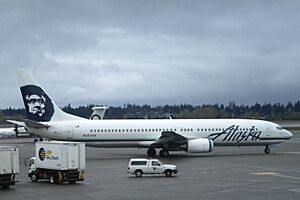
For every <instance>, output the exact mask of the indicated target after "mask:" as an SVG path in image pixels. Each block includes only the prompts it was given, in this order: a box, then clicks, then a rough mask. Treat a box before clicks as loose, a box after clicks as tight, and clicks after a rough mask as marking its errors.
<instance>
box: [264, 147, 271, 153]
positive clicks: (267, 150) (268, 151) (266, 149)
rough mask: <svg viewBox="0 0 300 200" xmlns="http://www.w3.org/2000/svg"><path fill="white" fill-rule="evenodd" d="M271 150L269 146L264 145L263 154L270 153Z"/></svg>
mask: <svg viewBox="0 0 300 200" xmlns="http://www.w3.org/2000/svg"><path fill="white" fill-rule="evenodd" d="M270 152H271V150H270V149H269V146H266V148H265V154H270Z"/></svg>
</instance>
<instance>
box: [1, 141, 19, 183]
mask: <svg viewBox="0 0 300 200" xmlns="http://www.w3.org/2000/svg"><path fill="white" fill-rule="evenodd" d="M16 174H19V149H18V148H16V147H13V146H0V186H2V187H5V188H7V187H9V186H10V185H15V183H16V181H15V177H16Z"/></svg>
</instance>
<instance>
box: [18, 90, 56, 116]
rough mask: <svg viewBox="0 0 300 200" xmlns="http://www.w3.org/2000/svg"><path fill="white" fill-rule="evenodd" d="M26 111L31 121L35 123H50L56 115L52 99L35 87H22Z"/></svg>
mask: <svg viewBox="0 0 300 200" xmlns="http://www.w3.org/2000/svg"><path fill="white" fill-rule="evenodd" d="M21 93H22V97H23V101H24V104H25V109H26V112H27V116H28V118H29V119H31V120H34V121H50V120H51V117H52V116H53V113H54V108H53V104H52V101H51V99H50V98H49V97H48V95H47V94H46V93H45V92H44V91H43V90H42V88H40V87H38V86H35V85H26V86H23V87H21Z"/></svg>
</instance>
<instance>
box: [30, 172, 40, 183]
mask: <svg viewBox="0 0 300 200" xmlns="http://www.w3.org/2000/svg"><path fill="white" fill-rule="evenodd" d="M30 179H31V181H32V182H37V181H38V177H37V176H36V174H32V175H31V177H30Z"/></svg>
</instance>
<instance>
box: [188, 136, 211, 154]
mask: <svg viewBox="0 0 300 200" xmlns="http://www.w3.org/2000/svg"><path fill="white" fill-rule="evenodd" d="M182 148H183V149H184V150H185V151H186V152H188V153H207V152H212V151H213V149H214V142H213V141H212V140H211V139H208V138H198V139H190V140H188V141H187V143H186V144H185V145H184V146H182Z"/></svg>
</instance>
